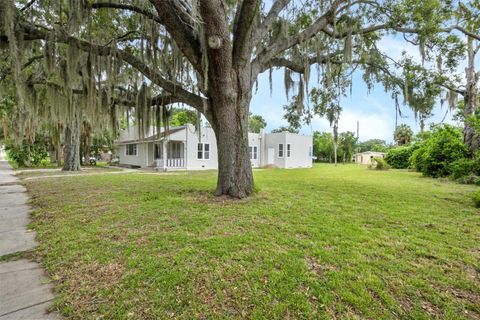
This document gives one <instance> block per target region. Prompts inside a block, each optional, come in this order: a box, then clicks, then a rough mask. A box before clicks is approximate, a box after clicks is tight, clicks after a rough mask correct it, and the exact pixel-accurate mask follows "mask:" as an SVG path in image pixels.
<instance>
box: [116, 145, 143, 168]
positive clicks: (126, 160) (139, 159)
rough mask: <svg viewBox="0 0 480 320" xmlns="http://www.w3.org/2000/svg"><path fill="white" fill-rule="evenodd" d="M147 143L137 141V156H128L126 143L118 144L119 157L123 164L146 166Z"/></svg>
mask: <svg viewBox="0 0 480 320" xmlns="http://www.w3.org/2000/svg"><path fill="white" fill-rule="evenodd" d="M146 148H147V144H146V143H137V155H136V156H127V155H126V153H125V151H126V147H125V145H124V144H122V145H119V146H118V157H119V159H120V163H121V164H129V165H132V166H140V167H145V166H146Z"/></svg>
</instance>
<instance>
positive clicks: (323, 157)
mask: <svg viewBox="0 0 480 320" xmlns="http://www.w3.org/2000/svg"><path fill="white" fill-rule="evenodd" d="M313 155H314V156H315V157H316V158H317V161H325V162H332V161H333V157H334V152H333V135H332V134H331V133H329V132H319V131H315V132H314V133H313Z"/></svg>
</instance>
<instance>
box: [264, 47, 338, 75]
mask: <svg viewBox="0 0 480 320" xmlns="http://www.w3.org/2000/svg"><path fill="white" fill-rule="evenodd" d="M341 53H342V52H340V51H338V52H334V53H331V54H328V55H323V56H319V57H317V56H312V57H308V58H306V59H305V60H308V62H307V61H302V60H301V59H296V60H292V59H287V58H282V57H275V58H272V59H271V60H270V61H269V62H268V63H266V64H264V65H263V66H262V67H261V69H260V73H262V72H265V71H266V70H268V69H270V68H272V67H285V68H288V69H290V70H292V71H294V72H297V73H304V72H305V67H306V66H307V65H308V66H311V65H313V64H324V63H327V61H334V60H333V59H335V57H338V56H339V55H340V54H341Z"/></svg>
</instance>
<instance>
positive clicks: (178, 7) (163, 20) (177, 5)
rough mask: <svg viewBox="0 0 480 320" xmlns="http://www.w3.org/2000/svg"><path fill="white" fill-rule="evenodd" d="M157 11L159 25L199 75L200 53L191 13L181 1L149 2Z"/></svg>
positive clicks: (158, 0)
mask: <svg viewBox="0 0 480 320" xmlns="http://www.w3.org/2000/svg"><path fill="white" fill-rule="evenodd" d="M150 3H152V4H153V5H154V7H155V9H156V10H157V14H158V17H159V19H160V24H162V25H163V26H164V27H165V29H166V30H167V31H168V33H169V34H170V35H171V36H172V38H173V39H174V40H175V43H176V44H177V46H178V47H179V48H180V50H181V51H182V53H183V54H184V56H185V57H186V58H187V59H188V61H190V63H191V64H192V65H193V67H194V68H195V70H196V71H197V72H199V73H200V74H202V73H203V68H202V51H201V46H200V42H199V39H198V38H197V36H196V35H195V31H194V28H193V26H194V24H195V23H194V21H193V20H192V16H191V12H190V13H189V12H187V11H186V10H187V9H186V8H188V5H187V4H185V3H183V1H182V0H150Z"/></svg>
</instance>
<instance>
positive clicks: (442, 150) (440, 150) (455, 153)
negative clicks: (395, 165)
mask: <svg viewBox="0 0 480 320" xmlns="http://www.w3.org/2000/svg"><path fill="white" fill-rule="evenodd" d="M462 139H463V138H462V133H461V131H460V130H459V129H458V128H455V127H453V126H450V125H443V126H439V127H436V128H434V129H433V131H432V133H431V135H430V137H429V138H428V139H426V140H424V141H423V142H420V143H419V147H418V149H417V150H415V151H414V152H413V154H412V156H411V161H410V162H411V165H412V167H414V168H415V169H417V170H418V171H420V172H422V173H423V174H424V175H425V176H430V177H434V178H438V177H446V176H449V175H450V174H451V173H452V163H453V162H455V161H456V160H458V159H462V158H466V157H467V148H466V146H465V145H464V144H463V140H462Z"/></svg>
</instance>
